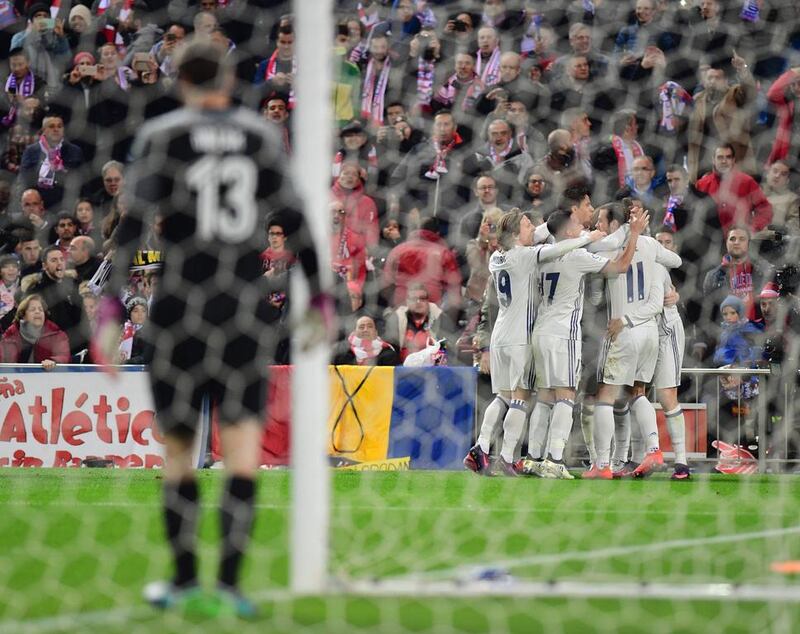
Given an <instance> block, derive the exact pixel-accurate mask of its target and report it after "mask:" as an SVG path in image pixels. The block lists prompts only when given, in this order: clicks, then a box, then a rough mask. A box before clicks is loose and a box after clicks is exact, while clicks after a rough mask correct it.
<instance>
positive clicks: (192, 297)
mask: <svg viewBox="0 0 800 634" xmlns="http://www.w3.org/2000/svg"><path fill="white" fill-rule="evenodd" d="M280 147H281V145H280V142H279V141H278V140H276V139H275V138H273V136H272V133H271V131H270V130H269V129H267V128H266V127H265V126H264V124H263V121H262V120H261V119H260V118H259V117H258V116H257V115H256V114H254V113H251V112H249V111H247V110H244V109H241V108H229V109H225V110H201V109H193V108H188V107H187V108H182V109H180V110H177V111H174V112H173V113H170V114H168V115H165V116H163V117H159V118H158V119H155V120H153V121H152V122H150V123H148V124H147V125H146V126H144V127H143V128H142V130H141V131H140V132H139V134H138V135H137V140H136V144H135V146H134V150H133V154H134V161H133V163H132V166H131V168H130V178H129V179H127V180H129V182H131V183H134V187H133V189H132V191H131V192H129V196H130V199H129V204H130V210H129V212H128V214H127V215H126V216H125V218H124V219H123V221H122V223H121V224H120V227H119V231H118V242H119V248H118V254H117V258H118V259H117V262H120V261H123V260H124V259H125V255H124V253H125V252H126V251H128V252H129V251H130V250H131V248H133V249H135V248H136V247H137V246H138V243H139V241H140V239H141V236H142V234H143V231H144V227H145V226H146V225H147V224H149V223H151V222H152V218H153V216H154V214H158V215H159V216H160V218H161V222H160V227H161V231H160V239H161V242H162V249H163V251H164V270H163V275H162V278H161V280H160V283H159V286H158V289H157V295H156V297H155V302H154V305H153V308H152V312H151V320H150V326H149V327H150V328H151V333H150V336H151V337H152V339H153V341H152V343H153V344H154V348H155V351H156V358H155V359H154V360H153V363H152V364H151V380H152V382H153V391H154V399H155V401H156V408H157V411H158V412H159V414H160V415H161V416H162V420H176V421H179V422H180V423H181V424H184V425H189V424H190V423H189V422H190V421H191V420H192V417H193V416H195V414H196V413H197V412H199V409H200V398H199V396H198V395H199V394H201V393H210V394H211V395H212V396H213V398H214V400H215V401H216V402H217V403H218V405H219V408H220V410H219V411H220V415H221V416H222V417H224V419H226V420H235V419H237V418H241V417H243V416H253V415H254V416H260V415H261V411H262V410H263V386H262V381H263V375H264V372H265V367H264V368H261V367H259V366H261V365H264V366H266V363H264V362H263V361H262V362H259V361H258V359H259V357H260V358H261V359H263V358H264V356H263V352H264V350H265V346H266V345H267V344H268V343H269V339H270V338H274V335H273V333H274V329H273V328H271V327H270V326H269V321H270V315H269V311H270V308H269V306H268V304H267V303H266V302H265V301H264V298H266V296H267V295H268V289H267V288H266V287H265V284H266V283H267V281H266V280H265V278H263V277H262V274H263V270H262V265H261V260H260V257H259V254H260V252H261V251H262V249H263V244H262V242H263V225H264V218H265V216H267V215H268V214H270V215H272V214H277V215H279V217H280V220H281V224H282V225H283V227H284V231H285V232H286V236H287V247H288V248H289V249H291V250H292V251H293V252H294V253H295V254H296V255H297V257H298V260H299V261H300V263H301V265H302V266H303V268H304V270H305V271H306V273H307V276H308V277H309V279H311V280H316V277H317V276H316V268H317V263H316V255H315V252H314V247H313V242H312V241H311V238H310V236H309V235H308V230H307V227H306V224H305V222H304V220H303V216H302V213H301V212H300V211H299V209H300V206H299V204H298V202H297V201H296V199H295V198H294V196H293V189H292V186H291V183H290V182H289V181H288V179H287V177H286V176H285V170H284V169H283V167H282V166H281V165H280V161H281V154H280ZM120 256H122V257H120ZM313 283H316V282H313ZM112 288H113V287H112ZM311 290H312V293H314V292H315V289H314V288H312V289H311ZM181 386H187V388H190V389H191V391H192V392H193V393H192V394H191V395H189V396H187V395H186V394H177V395H176V392H178V391H179V390H180V389H181ZM184 391H185V390H184ZM226 394H227V398H226ZM186 402H191V409H189V410H181V411H177V409H173V408H178V406H181V407H183V404H185V403H186ZM195 410H196V411H195Z"/></svg>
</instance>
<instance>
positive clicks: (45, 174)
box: [39, 135, 65, 189]
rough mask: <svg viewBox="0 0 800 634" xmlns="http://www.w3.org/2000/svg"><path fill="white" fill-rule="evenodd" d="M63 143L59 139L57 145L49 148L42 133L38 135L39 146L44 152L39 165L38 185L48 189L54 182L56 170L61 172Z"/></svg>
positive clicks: (62, 168)
mask: <svg viewBox="0 0 800 634" xmlns="http://www.w3.org/2000/svg"><path fill="white" fill-rule="evenodd" d="M63 144H64V142H63V141H61V142H60V143H59V144H58V145H57V146H55V147H54V148H51V147H50V146H49V145H48V143H47V139H46V138H45V137H44V135H41V136H40V137H39V147H40V148H41V150H42V152H43V153H44V160H43V161H42V165H41V167H39V187H44V188H45V189H49V188H51V187H53V185H55V183H56V172H63V171H64V170H65V168H64V161H63V160H62V159H61V146H62V145H63Z"/></svg>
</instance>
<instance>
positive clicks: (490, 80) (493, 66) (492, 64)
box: [475, 46, 500, 87]
mask: <svg viewBox="0 0 800 634" xmlns="http://www.w3.org/2000/svg"><path fill="white" fill-rule="evenodd" d="M475 72H476V73H477V74H478V75H479V76H480V78H481V82H483V85H484V86H487V87H488V86H494V85H495V84H496V83H497V82H499V81H500V47H499V46H496V47H495V49H494V50H493V51H492V54H491V56H490V57H489V61H487V62H486V64H485V65H484V63H483V57H482V55H481V52H480V51H478V53H477V54H476V55H475Z"/></svg>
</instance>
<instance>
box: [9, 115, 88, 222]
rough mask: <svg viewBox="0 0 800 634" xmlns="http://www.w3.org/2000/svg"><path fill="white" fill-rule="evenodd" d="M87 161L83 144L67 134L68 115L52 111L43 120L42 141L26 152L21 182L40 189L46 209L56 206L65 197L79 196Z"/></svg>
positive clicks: (23, 159)
mask: <svg viewBox="0 0 800 634" xmlns="http://www.w3.org/2000/svg"><path fill="white" fill-rule="evenodd" d="M83 162H84V155H83V152H82V151H81V148H80V147H78V146H77V145H75V144H74V143H70V142H69V141H67V140H66V139H65V138H64V119H63V118H62V117H61V116H59V115H49V116H47V117H45V118H44V120H43V121H42V131H41V135H40V136H39V141H38V142H37V143H32V144H31V145H29V146H28V147H26V148H25V151H24V152H23V153H22V162H21V167H20V181H21V185H22V186H23V187H25V188H33V189H36V190H37V191H38V192H39V193H40V194H41V196H42V201H43V203H44V207H45V209H48V210H49V209H52V208H54V207H56V206H58V205H59V204H61V202H62V200H64V199H65V198H66V199H70V198H73V197H77V194H78V190H79V188H80V184H81V183H80V177H81V175H80V173H79V171H78V168H80V166H81V165H82V164H83Z"/></svg>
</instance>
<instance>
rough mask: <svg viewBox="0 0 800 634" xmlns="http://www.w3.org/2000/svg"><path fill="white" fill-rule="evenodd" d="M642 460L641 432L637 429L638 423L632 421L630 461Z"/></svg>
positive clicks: (642, 444) (639, 462) (638, 462)
mask: <svg viewBox="0 0 800 634" xmlns="http://www.w3.org/2000/svg"><path fill="white" fill-rule="evenodd" d="M642 460H644V442H643V441H642V432H641V431H640V430H639V424H638V423H634V424H632V425H631V461H632V462H635V463H636V464H641V463H642Z"/></svg>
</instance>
